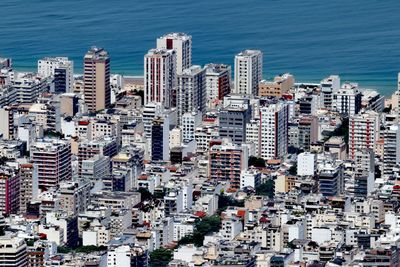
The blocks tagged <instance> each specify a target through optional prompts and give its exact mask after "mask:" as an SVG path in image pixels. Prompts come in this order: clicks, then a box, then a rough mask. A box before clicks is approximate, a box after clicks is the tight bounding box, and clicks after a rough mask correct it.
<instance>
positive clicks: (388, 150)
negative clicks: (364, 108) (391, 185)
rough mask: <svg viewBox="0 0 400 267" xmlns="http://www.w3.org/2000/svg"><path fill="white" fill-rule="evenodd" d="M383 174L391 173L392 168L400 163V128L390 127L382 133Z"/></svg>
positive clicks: (397, 126)
mask: <svg viewBox="0 0 400 267" xmlns="http://www.w3.org/2000/svg"><path fill="white" fill-rule="evenodd" d="M384 142H385V143H384V148H383V163H384V164H383V174H384V175H389V174H391V173H393V167H395V166H396V165H397V164H399V163H400V127H399V125H397V124H395V125H390V126H389V127H387V128H386V129H385V132H384Z"/></svg>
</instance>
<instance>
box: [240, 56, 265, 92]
mask: <svg viewBox="0 0 400 267" xmlns="http://www.w3.org/2000/svg"><path fill="white" fill-rule="evenodd" d="M262 67H263V54H262V52H261V51H259V50H245V51H242V52H240V53H239V54H237V55H236V56H235V87H234V92H235V93H237V94H245V95H258V84H259V82H260V81H261V80H262Z"/></svg>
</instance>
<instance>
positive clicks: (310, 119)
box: [298, 116, 318, 151]
mask: <svg viewBox="0 0 400 267" xmlns="http://www.w3.org/2000/svg"><path fill="white" fill-rule="evenodd" d="M298 130H299V131H298V138H299V145H298V147H299V148H300V149H303V150H305V151H309V150H310V145H311V143H313V142H316V141H317V140H318V118H317V117H315V116H303V117H301V118H300V120H299V126H298Z"/></svg>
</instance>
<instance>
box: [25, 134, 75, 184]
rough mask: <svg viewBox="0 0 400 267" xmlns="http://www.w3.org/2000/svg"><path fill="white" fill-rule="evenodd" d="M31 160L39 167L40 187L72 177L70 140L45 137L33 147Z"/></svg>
mask: <svg viewBox="0 0 400 267" xmlns="http://www.w3.org/2000/svg"><path fill="white" fill-rule="evenodd" d="M31 161H32V163H33V164H35V165H36V166H37V168H38V181H39V187H40V188H42V189H46V188H49V187H55V186H58V184H59V183H60V182H61V181H64V180H70V179H71V178H72V167H71V144H70V143H69V142H68V141H64V140H56V139H45V140H40V141H38V142H36V143H35V144H34V145H33V146H32V147H31Z"/></svg>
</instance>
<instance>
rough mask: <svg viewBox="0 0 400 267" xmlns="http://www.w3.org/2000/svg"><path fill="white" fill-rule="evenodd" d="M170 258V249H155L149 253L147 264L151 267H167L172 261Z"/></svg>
mask: <svg viewBox="0 0 400 267" xmlns="http://www.w3.org/2000/svg"><path fill="white" fill-rule="evenodd" d="M172 256H173V254H172V250H170V249H165V248H159V249H156V250H154V251H153V252H151V253H150V261H149V264H150V266H152V267H156V266H157V267H158V266H160V267H163V266H167V265H168V263H169V262H170V261H171V260H172Z"/></svg>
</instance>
